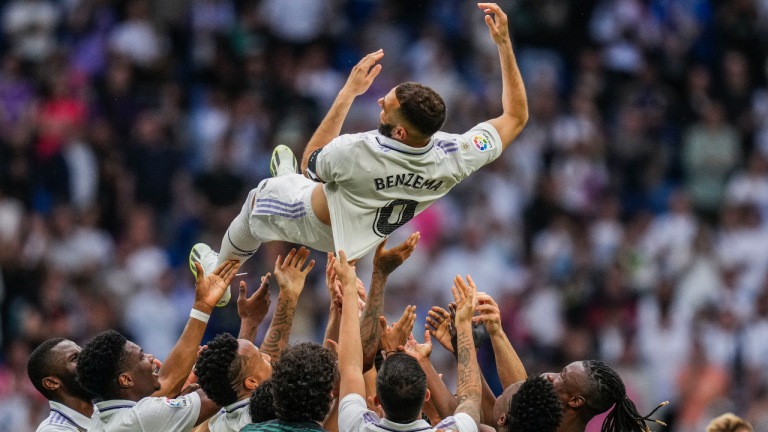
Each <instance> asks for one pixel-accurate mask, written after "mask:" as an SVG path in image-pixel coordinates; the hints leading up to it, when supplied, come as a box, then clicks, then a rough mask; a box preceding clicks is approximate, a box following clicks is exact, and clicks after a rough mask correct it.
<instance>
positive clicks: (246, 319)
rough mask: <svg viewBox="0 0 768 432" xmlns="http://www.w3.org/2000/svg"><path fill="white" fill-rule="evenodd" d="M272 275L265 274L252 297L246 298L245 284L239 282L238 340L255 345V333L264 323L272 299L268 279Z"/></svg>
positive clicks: (246, 288)
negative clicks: (247, 341)
mask: <svg viewBox="0 0 768 432" xmlns="http://www.w3.org/2000/svg"><path fill="white" fill-rule="evenodd" d="M270 277H272V274H270V273H267V275H266V276H262V277H261V286H260V287H259V289H257V290H256V292H255V293H253V295H252V296H251V297H250V298H248V297H247V294H248V287H247V286H246V285H245V282H240V295H239V296H238V297H237V314H238V315H239V316H240V333H239V334H238V335H237V338H238V339H245V340H249V341H251V342H253V343H256V341H255V339H256V333H257V332H258V330H259V325H260V324H261V322H262V321H264V317H265V316H267V312H269V305H270V304H271V303H272V299H271V298H269V278H270Z"/></svg>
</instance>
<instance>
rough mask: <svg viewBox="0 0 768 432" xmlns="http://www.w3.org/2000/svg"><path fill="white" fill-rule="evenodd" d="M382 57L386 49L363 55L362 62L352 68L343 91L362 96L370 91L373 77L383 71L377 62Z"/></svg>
mask: <svg viewBox="0 0 768 432" xmlns="http://www.w3.org/2000/svg"><path fill="white" fill-rule="evenodd" d="M382 57H384V50H381V49H380V50H378V51H376V52H372V53H370V54H368V55H367V56H365V57H363V59H362V60H360V63H358V64H357V65H355V67H353V68H352V72H350V74H349V78H347V82H346V83H345V84H344V88H342V89H341V91H342V92H348V93H350V94H351V95H353V96H360V95H361V94H363V93H365V92H366V91H368V88H369V87H370V86H371V84H372V83H373V79H374V78H376V76H377V75H378V74H379V72H381V65H380V64H379V65H377V64H376V62H377V61H379V60H381V58H382ZM374 65H375V66H374Z"/></svg>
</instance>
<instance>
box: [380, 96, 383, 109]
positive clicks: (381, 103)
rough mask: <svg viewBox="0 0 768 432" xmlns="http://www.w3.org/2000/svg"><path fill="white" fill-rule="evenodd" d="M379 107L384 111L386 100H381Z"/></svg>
mask: <svg viewBox="0 0 768 432" xmlns="http://www.w3.org/2000/svg"><path fill="white" fill-rule="evenodd" d="M379 106H380V107H381V109H384V98H381V99H379Z"/></svg>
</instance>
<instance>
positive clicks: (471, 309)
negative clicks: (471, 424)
mask: <svg viewBox="0 0 768 432" xmlns="http://www.w3.org/2000/svg"><path fill="white" fill-rule="evenodd" d="M467 280H468V281H469V285H467V283H466V282H464V279H462V278H461V276H456V279H454V284H455V287H454V288H453V289H454V290H455V291H456V293H455V294H454V295H455V296H457V298H458V299H459V301H458V302H457V305H456V333H457V335H456V341H457V344H456V348H457V350H456V351H457V354H458V360H459V377H458V383H457V385H456V396H458V398H459V406H458V407H457V408H456V411H455V413H454V414H458V413H466V414H468V415H469V416H470V417H472V419H473V420H474V421H475V423H477V424H480V422H481V416H482V414H481V411H480V410H481V395H482V384H481V382H480V381H481V380H480V367H479V366H478V364H477V355H476V354H475V344H474V342H473V339H472V316H473V315H474V314H475V308H476V307H477V288H476V287H475V284H474V282H473V281H472V278H471V277H469V276H467Z"/></svg>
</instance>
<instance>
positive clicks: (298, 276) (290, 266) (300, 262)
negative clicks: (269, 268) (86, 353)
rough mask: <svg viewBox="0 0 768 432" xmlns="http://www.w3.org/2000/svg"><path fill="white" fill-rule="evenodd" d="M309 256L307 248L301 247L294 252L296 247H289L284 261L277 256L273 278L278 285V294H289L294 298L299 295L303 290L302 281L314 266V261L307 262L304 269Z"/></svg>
mask: <svg viewBox="0 0 768 432" xmlns="http://www.w3.org/2000/svg"><path fill="white" fill-rule="evenodd" d="M307 258H309V250H307V249H306V248H304V247H302V248H301V249H299V251H298V252H296V249H291V251H290V252H288V256H286V257H285V261H283V258H282V257H281V256H278V257H277V261H275V279H277V284H278V285H279V286H280V294H286V295H289V296H291V297H293V298H295V299H298V298H299V295H300V294H301V292H302V291H303V290H304V281H305V280H306V279H307V274H309V271H310V270H312V267H314V266H315V261H314V260H312V261H310V262H309V264H308V265H307V267H306V268H305V269H304V270H301V268H302V267H304V263H305V262H306V261H307Z"/></svg>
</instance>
